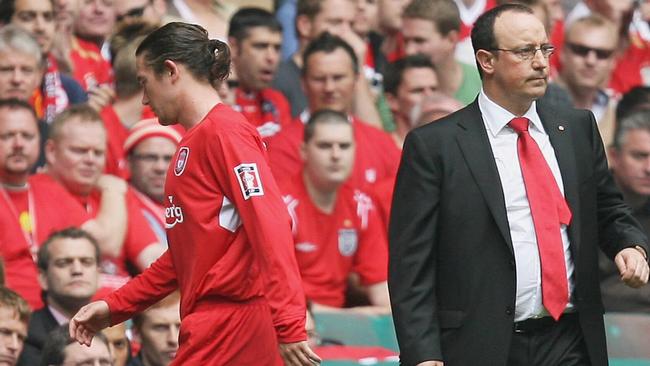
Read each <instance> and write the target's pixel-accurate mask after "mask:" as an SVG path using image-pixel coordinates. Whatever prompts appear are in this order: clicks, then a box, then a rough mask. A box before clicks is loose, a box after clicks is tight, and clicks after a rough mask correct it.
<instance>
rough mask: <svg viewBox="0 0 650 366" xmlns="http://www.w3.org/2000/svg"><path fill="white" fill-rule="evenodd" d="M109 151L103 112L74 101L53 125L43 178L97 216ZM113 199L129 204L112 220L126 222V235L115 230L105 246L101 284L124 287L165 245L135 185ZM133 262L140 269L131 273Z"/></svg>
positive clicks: (102, 247)
mask: <svg viewBox="0 0 650 366" xmlns="http://www.w3.org/2000/svg"><path fill="white" fill-rule="evenodd" d="M105 152H106V130H105V129H104V125H103V123H102V121H101V118H100V117H99V115H98V114H97V113H96V112H95V111H94V110H93V109H91V108H90V107H88V106H86V105H78V106H73V107H71V108H69V109H67V110H66V111H64V112H63V113H61V114H59V115H58V116H57V118H56V119H55V120H54V122H53V123H52V125H51V130H50V138H49V139H48V141H47V143H46V156H47V174H43V179H49V180H50V181H51V182H52V181H55V182H56V183H57V184H56V185H59V186H62V187H64V188H65V189H66V190H67V191H68V192H70V193H71V194H72V195H73V196H74V197H75V199H76V200H77V201H78V202H79V203H80V204H81V205H82V206H83V207H85V209H86V211H87V212H88V213H89V214H90V215H91V216H93V217H94V216H95V215H96V214H97V210H98V208H99V207H100V204H101V205H103V204H106V202H105V201H106V200H105V198H106V197H104V192H103V191H100V190H99V189H97V184H98V181H99V180H100V178H101V176H102V171H103V170H104V164H105V159H106V157H105ZM116 179H117V178H116ZM113 204H120V205H126V215H124V216H125V217H113V218H112V219H113V220H126V221H127V223H126V233H125V234H124V236H120V235H119V233H116V235H115V236H116V239H117V240H114V241H112V242H111V244H112V245H111V246H108V245H103V246H101V247H100V248H101V250H102V261H101V264H100V270H101V272H102V278H101V286H102V287H104V288H108V289H115V288H118V287H120V286H121V285H122V284H124V283H125V282H126V281H127V280H128V278H129V274H130V273H134V272H135V273H138V272H140V271H142V270H144V269H145V268H147V267H148V266H149V264H151V262H153V261H154V260H155V259H156V258H158V257H159V256H160V254H161V253H162V252H163V250H164V248H163V246H162V245H161V244H159V243H158V240H157V238H156V236H155V235H154V233H153V232H152V231H151V229H150V228H149V225H147V223H146V220H145V218H144V217H143V216H142V213H141V211H140V208H139V204H138V202H137V199H136V198H135V193H133V190H132V189H129V190H127V191H126V194H124V196H123V198H122V201H121V202H119V201H118V202H113ZM127 217H128V220H127ZM122 239H123V240H122ZM129 266H132V267H131V268H135V270H133V271H131V272H129Z"/></svg>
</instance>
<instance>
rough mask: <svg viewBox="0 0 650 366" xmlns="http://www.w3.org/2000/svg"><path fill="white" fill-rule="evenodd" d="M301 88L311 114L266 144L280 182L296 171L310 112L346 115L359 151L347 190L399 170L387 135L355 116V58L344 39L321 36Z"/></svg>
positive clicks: (307, 59) (307, 52) (312, 47)
mask: <svg viewBox="0 0 650 366" xmlns="http://www.w3.org/2000/svg"><path fill="white" fill-rule="evenodd" d="M304 65H305V67H304V68H303V74H302V84H303V85H304V87H305V92H306V94H307V98H308V104H309V108H308V110H306V111H304V112H303V113H302V114H301V115H300V116H299V117H298V118H297V119H295V120H294V122H293V123H292V124H291V125H290V126H289V127H287V128H285V129H284V130H283V131H281V132H280V133H279V134H277V135H275V136H273V138H271V139H270V140H269V160H270V164H271V168H272V169H273V174H274V175H275V177H276V179H277V180H278V181H282V180H284V179H291V178H292V177H293V175H294V174H295V172H297V171H299V170H300V167H301V166H302V161H301V159H300V145H301V143H302V138H303V130H304V124H305V123H306V122H307V120H308V119H309V113H310V111H318V110H320V109H325V108H327V109H333V110H336V111H339V112H343V113H346V114H348V115H349V116H350V117H349V118H350V121H351V123H352V126H353V129H354V134H355V139H356V142H357V149H356V154H355V163H354V170H353V171H352V175H351V176H350V184H352V186H354V187H363V186H365V185H372V184H374V183H375V182H377V181H378V180H381V179H383V178H385V177H393V176H394V175H395V172H396V170H397V165H398V160H399V154H400V152H399V149H398V148H397V146H396V145H395V143H394V142H393V140H392V139H391V137H390V135H389V134H387V133H386V132H384V131H382V130H380V129H378V128H375V127H373V126H370V125H369V124H367V123H365V122H363V121H362V120H361V119H360V118H358V116H356V115H353V114H352V113H353V110H354V107H353V106H354V98H353V95H354V93H355V88H356V84H357V80H358V79H359V77H360V76H359V72H358V70H359V61H358V59H357V57H356V53H355V52H354V50H353V49H352V47H350V45H348V44H347V43H346V42H345V41H343V39H341V38H339V37H337V36H333V35H331V34H329V33H323V34H322V35H321V36H320V37H318V38H317V39H315V40H314V41H313V42H312V43H311V44H310V45H309V47H308V48H307V49H306V50H305V53H304Z"/></svg>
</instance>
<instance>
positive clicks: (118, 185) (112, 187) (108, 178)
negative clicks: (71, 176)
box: [96, 174, 128, 194]
mask: <svg viewBox="0 0 650 366" xmlns="http://www.w3.org/2000/svg"><path fill="white" fill-rule="evenodd" d="M96 185H97V188H98V189H99V190H100V191H102V192H115V193H120V194H125V193H126V191H127V189H128V184H127V183H126V181H125V180H124V179H122V178H119V177H116V176H114V175H110V174H102V175H101V177H99V179H98V180H97V184H96Z"/></svg>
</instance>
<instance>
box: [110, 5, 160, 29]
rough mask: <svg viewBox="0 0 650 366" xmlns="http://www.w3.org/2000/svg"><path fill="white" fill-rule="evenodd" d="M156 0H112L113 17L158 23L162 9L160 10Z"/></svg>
mask: <svg viewBox="0 0 650 366" xmlns="http://www.w3.org/2000/svg"><path fill="white" fill-rule="evenodd" d="M158 3H160V1H157V0H114V6H115V16H116V17H115V19H116V20H117V21H118V22H120V21H123V20H126V19H142V20H145V21H147V22H149V23H152V24H160V23H161V22H162V16H163V14H164V11H162V12H161V11H160V8H159V4H158Z"/></svg>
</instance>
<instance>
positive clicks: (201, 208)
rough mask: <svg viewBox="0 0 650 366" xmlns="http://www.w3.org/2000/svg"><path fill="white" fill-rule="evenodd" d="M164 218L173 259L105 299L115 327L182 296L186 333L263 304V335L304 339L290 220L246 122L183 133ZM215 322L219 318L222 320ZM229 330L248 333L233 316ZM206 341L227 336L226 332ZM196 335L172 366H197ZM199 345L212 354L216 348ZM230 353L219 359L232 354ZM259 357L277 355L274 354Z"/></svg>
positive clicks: (212, 123) (220, 116)
mask: <svg viewBox="0 0 650 366" xmlns="http://www.w3.org/2000/svg"><path fill="white" fill-rule="evenodd" d="M165 216H166V222H165V224H166V227H167V239H168V244H169V250H168V251H167V252H166V253H165V254H163V256H162V257H161V258H159V259H158V260H157V261H156V262H154V263H153V264H152V266H151V267H150V268H149V269H148V270H146V271H145V272H143V273H142V274H141V275H140V276H138V277H136V278H135V279H134V280H132V281H130V282H129V283H128V284H127V285H125V286H124V287H122V288H121V289H120V290H118V291H116V292H114V293H112V294H111V295H109V296H108V297H107V298H106V301H107V302H108V304H109V307H110V309H111V321H112V322H113V323H119V322H121V321H124V320H125V319H127V318H129V317H130V316H132V315H133V314H134V313H135V312H137V311H141V310H143V309H145V308H146V307H148V306H149V305H151V304H153V303H155V302H156V301H157V300H159V299H161V298H163V297H164V296H165V295H167V294H168V293H170V292H171V291H173V290H174V289H175V288H176V287H179V288H180V292H181V319H183V323H185V324H187V323H188V322H190V323H191V322H192V319H194V318H195V315H196V316H198V314H199V313H201V312H202V311H204V309H206V307H213V308H214V307H217V306H224V304H226V305H227V306H228V308H229V309H234V308H243V307H244V306H245V304H250V303H253V302H256V301H260V300H261V301H263V302H265V303H266V302H268V304H269V305H270V308H271V314H272V319H273V320H272V322H269V324H268V325H267V326H268V327H273V326H275V331H276V333H277V339H278V341H280V342H283V343H289V342H297V341H301V340H305V339H306V334H305V329H304V325H305V314H306V313H305V299H304V294H303V291H302V287H301V282H300V275H299V272H298V267H297V264H296V260H295V255H294V253H293V247H292V238H291V228H290V219H289V216H288V214H287V211H286V208H285V207H284V204H283V202H282V199H281V196H280V192H279V189H278V188H277V186H276V184H275V181H274V180H273V177H272V175H271V172H270V169H269V167H268V165H267V161H266V153H265V150H264V144H263V143H262V139H261V137H260V136H259V134H258V133H257V131H256V130H255V128H254V127H253V126H252V125H251V124H250V123H248V122H247V121H246V120H245V119H244V117H243V116H242V115H241V114H239V113H237V112H235V111H233V110H232V109H231V108H230V107H227V106H225V105H223V104H218V105H216V106H215V107H214V108H213V109H212V110H211V111H210V112H209V113H208V115H207V116H206V117H205V118H204V119H203V120H202V121H201V122H200V123H199V124H198V125H196V126H194V127H193V128H192V129H190V130H189V131H187V132H186V134H185V136H184V137H183V140H181V142H180V144H179V147H178V149H177V152H176V154H175V156H174V159H173V160H172V164H170V168H169V171H168V173H167V180H166V183H165ZM211 304H212V305H211ZM262 309H263V308H262ZM267 311H268V310H267ZM212 313H213V315H212V316H213V317H219V314H218V311H216V313H217V314H215V312H214V311H213V312H212ZM226 322H230V323H233V324H234V323H235V322H240V323H239V324H246V321H245V320H243V319H239V318H237V317H236V316H233V318H232V319H231V320H230V321H228V320H226ZM231 325H232V324H231ZM263 326H264V325H263ZM240 328H241V327H240ZM239 330H240V331H241V329H239ZM253 330H254V329H253ZM210 332H211V333H212V334H217V335H219V336H220V337H222V336H224V335H223V334H222V333H221V332H220V329H212V330H210ZM192 334H194V333H192V330H191V329H187V328H184V327H183V325H181V337H180V338H181V342H180V343H181V344H180V348H179V353H178V355H177V360H175V361H174V362H180V361H179V359H181V360H185V361H186V360H187V359H188V357H189V358H190V359H191V360H194V359H193V358H191V357H192V356H191V355H190V356H188V355H187V353H188V352H189V351H186V349H188V348H189V349H193V347H194V345H193V344H192V341H191V338H192V337H191V335H192ZM186 336H187V337H186ZM202 342H207V343H204V344H206V347H208V343H210V340H202ZM224 342H225V341H224ZM229 342H234V343H237V342H240V341H239V340H230V341H229ZM225 343H228V342H225ZM225 343H222V344H221V345H220V347H221V349H219V350H220V351H221V352H224V353H228V354H230V353H229V352H231V351H228V350H225V349H224V348H227V347H225V346H224V344H225ZM228 344H230V343H228ZM237 344H238V343H237ZM197 347H198V346H197ZM218 347H219V346H218ZM249 347H250V345H249ZM199 349H200V348H199ZM262 351H263V352H265V353H267V354H273V353H274V352H276V349H267V350H262ZM197 352H200V351H197ZM207 356H208V357H209V358H208V359H209V360H214V357H218V355H214V354H213V355H207ZM186 362H187V361H186ZM222 362H223V360H222ZM219 364H221V363H219Z"/></svg>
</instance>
